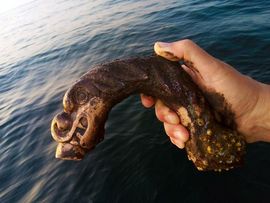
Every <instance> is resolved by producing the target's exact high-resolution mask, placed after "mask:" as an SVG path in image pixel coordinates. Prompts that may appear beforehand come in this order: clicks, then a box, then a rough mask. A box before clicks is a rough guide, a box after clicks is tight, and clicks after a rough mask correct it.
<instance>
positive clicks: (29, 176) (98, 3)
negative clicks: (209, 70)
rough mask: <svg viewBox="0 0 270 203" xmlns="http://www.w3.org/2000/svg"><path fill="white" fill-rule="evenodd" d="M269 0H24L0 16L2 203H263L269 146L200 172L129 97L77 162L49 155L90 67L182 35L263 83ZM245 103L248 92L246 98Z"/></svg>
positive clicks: (267, 198) (268, 71)
mask: <svg viewBox="0 0 270 203" xmlns="http://www.w3.org/2000/svg"><path fill="white" fill-rule="evenodd" d="M269 19H270V2H268V1H266V0H259V1H244V0H242V1H241V0H235V1H204V0H195V1H187V0H182V1H176V0H167V1H154V0H148V1H142V0H137V1H134V0H126V1H124V0H115V1H113V0H91V1H87V0H80V1H79V0H78V1H71V0H65V1H64V0H47V1H41V0H34V1H32V2H31V3H28V4H26V5H24V6H21V7H19V8H16V9H13V10H10V11H8V12H5V13H2V14H0V28H1V29H0V126H1V127H0V202H1V203H2V202H3V203H6V202H11V203H13V202H46V203H47V202H52V203H55V202H80V203H81V202H94V203H96V202H109V203H111V202H120V203H122V202H123V203H130V202H136V203H137V202H147V203H148V202H150V203H151V202H165V203H167V202H168V203H170V202H188V203H190V202H196V203H197V202H198V203H199V202H200V203H201V202H207V203H210V202H256V203H257V202H270V193H269V192H270V144H266V143H256V144H252V145H249V147H248V154H247V157H246V165H245V166H244V167H243V168H239V169H236V170H232V171H229V172H224V173H221V174H216V173H212V172H206V173H205V172H204V173H203V172H198V171H197V170H196V169H195V168H194V166H193V165H192V163H191V162H190V161H188V160H187V158H186V154H185V152H184V151H182V150H179V149H178V148H176V147H175V146H174V145H172V144H171V143H170V142H169V140H168V138H167V136H166V135H165V133H164V131H163V129H162V125H161V123H159V122H158V121H157V120H156V118H155V115H154V112H153V110H146V109H144V108H143V107H142V106H141V104H140V100H139V97H138V95H135V96H132V97H130V98H128V99H126V100H125V101H123V102H122V103H121V104H119V105H117V106H116V107H115V108H114V109H113V111H112V112H111V114H110V117H109V121H108V122H107V125H106V136H105V140H104V141H103V142H102V143H101V144H99V145H98V147H97V148H96V149H95V150H94V151H93V152H92V153H91V154H89V155H88V156H87V157H86V158H85V159H84V160H83V161H81V162H68V161H61V160H57V159H55V158H54V153H55V147H56V143H55V142H54V141H53V140H52V138H51V136H50V121H51V119H52V117H53V116H54V115H55V114H56V113H57V112H59V111H60V110H61V107H62V106H61V105H62V104H61V100H62V97H63V94H64V92H65V91H66V90H67V88H68V87H70V86H71V85H72V83H74V82H75V80H76V79H77V78H78V77H79V76H80V75H82V74H83V73H85V72H86V71H87V70H88V69H89V67H90V66H92V65H94V64H97V63H100V62H105V61H110V60H113V59H115V58H124V57H129V56H143V55H149V54H152V52H153V50H152V46H153V43H154V42H155V41H157V40H159V41H160V40H162V41H174V40H178V39H182V38H190V39H192V40H194V41H195V42H197V43H198V44H199V45H200V46H202V47H203V48H204V49H206V50H207V51H208V52H210V53H211V54H213V55H214V56H216V57H219V58H220V59H222V60H224V61H226V62H228V63H230V64H231V65H233V66H234V67H235V68H237V69H238V70H239V71H241V72H242V73H245V74H248V75H249V76H251V77H253V78H255V79H257V80H260V81H262V82H266V83H269V81H270V56H269V53H270V21H269ZM247 99H249V98H247Z"/></svg>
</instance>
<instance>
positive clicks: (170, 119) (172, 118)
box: [165, 114, 179, 124]
mask: <svg viewBox="0 0 270 203" xmlns="http://www.w3.org/2000/svg"><path fill="white" fill-rule="evenodd" d="M165 120H166V121H167V122H168V123H170V124H178V123H179V118H178V117H177V116H175V115H172V114H168V115H166V116H165Z"/></svg>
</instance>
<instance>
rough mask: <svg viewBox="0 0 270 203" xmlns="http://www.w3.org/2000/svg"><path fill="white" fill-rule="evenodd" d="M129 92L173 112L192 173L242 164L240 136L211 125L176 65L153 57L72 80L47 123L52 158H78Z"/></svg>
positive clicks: (205, 106) (211, 117) (211, 116)
mask: <svg viewBox="0 0 270 203" xmlns="http://www.w3.org/2000/svg"><path fill="white" fill-rule="evenodd" d="M134 93H144V94H146V95H149V96H152V97H155V98H158V99H160V100H161V101H162V102H163V103H165V104H166V105H167V106H168V107H170V108H171V109H172V110H174V111H175V112H176V113H177V114H178V116H179V117H180V120H181V123H182V125H184V126H185V127H186V128H187V129H188V131H189V133H190V139H189V140H188V141H187V142H186V147H185V148H186V151H187V155H188V158H189V159H190V160H192V161H193V162H194V164H195V166H196V167H197V169H199V170H216V171H221V170H222V169H226V170H228V169H231V168H233V167H235V166H240V165H241V164H242V163H243V156H244V154H245V146H246V143H245V139H244V137H243V135H241V134H240V133H238V132H237V131H236V130H235V129H232V128H228V127H226V126H224V125H222V122H220V121H219V122H218V121H217V117H216V114H217V112H215V110H213V109H212V108H211V106H210V105H209V103H208V100H207V97H205V96H204V94H203V92H202V91H201V90H200V89H199V88H198V87H197V85H196V84H195V83H194V82H193V81H192V79H191V78H190V76H189V75H188V74H187V73H186V72H185V71H184V70H183V69H182V68H181V67H180V65H179V63H178V62H171V61H168V60H166V59H163V58H161V57H159V56H150V57H145V58H133V59H126V60H116V61H113V62H110V63H105V64H101V65H97V66H95V67H93V68H91V69H90V70H89V71H88V72H87V73H86V74H85V75H83V76H82V77H81V78H80V79H79V80H78V81H76V83H75V84H74V85H73V86H72V87H71V88H70V89H69V90H68V91H67V92H66V94H65V96H64V99H63V106H64V111H63V112H62V113H59V114H58V115H56V116H55V117H54V119H53V121H52V125H51V132H52V136H53V138H54V139H55V140H56V141H57V142H58V143H59V144H58V147H57V150H56V157H57V158H61V159H71V160H80V159H82V158H83V157H84V155H85V153H86V152H89V151H90V150H91V149H93V148H94V147H95V145H97V144H98V143H99V142H100V141H101V140H103V137H104V124H105V122H106V120H107V117H108V113H109V111H110V110H111V108H112V107H113V106H114V105H115V104H117V103H119V102H120V101H122V100H123V99H124V98H126V97H128V96H129V95H131V94H134ZM224 123H225V122H224Z"/></svg>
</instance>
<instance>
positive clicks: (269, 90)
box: [247, 83, 270, 142]
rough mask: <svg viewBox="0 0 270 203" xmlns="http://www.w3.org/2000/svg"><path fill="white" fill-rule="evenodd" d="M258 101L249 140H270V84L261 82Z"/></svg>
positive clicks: (254, 110) (253, 114)
mask: <svg viewBox="0 0 270 203" xmlns="http://www.w3.org/2000/svg"><path fill="white" fill-rule="evenodd" d="M259 85H260V90H259V95H258V101H257V103H256V105H255V107H254V109H253V113H252V117H251V119H252V125H251V126H250V135H252V136H248V137H247V138H248V139H247V141H248V142H256V141H265V142H270V85H266V84H263V83H260V84H259Z"/></svg>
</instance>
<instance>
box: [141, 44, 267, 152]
mask: <svg viewBox="0 0 270 203" xmlns="http://www.w3.org/2000/svg"><path fill="white" fill-rule="evenodd" d="M154 50H155V52H156V54H158V55H160V56H162V57H165V58H167V59H168V60H172V61H179V60H183V61H184V62H185V65H182V68H183V69H184V70H185V71H186V72H187V73H188V74H189V75H190V76H191V78H192V79H193V81H194V82H195V83H196V84H197V85H198V86H199V87H200V88H201V89H202V90H203V91H204V92H217V93H220V94H222V95H223V96H224V98H225V100H226V102H227V103H228V104H229V105H230V109H231V111H232V112H233V113H234V115H235V123H236V125H237V130H238V131H239V132H241V133H242V134H243V135H245V137H246V140H247V142H255V141H268V142H270V105H269V104H270V86H269V85H266V84H263V83H260V82H258V81H255V80H253V79H251V78H250V77H247V76H245V75H242V74H241V73H239V72H238V71H237V70H235V69H234V68H233V67H231V66H230V65H228V64H226V63H224V62H222V61H220V60H218V59H216V58H214V57H213V56H211V55H209V54H208V53H207V52H205V51H204V50H203V49H201V48H200V47H199V46H198V45H197V44H195V43H194V42H192V41H191V40H181V41H177V42H173V43H163V42H157V43H155V45H154ZM141 100H142V104H143V105H144V106H145V107H147V108H149V107H152V106H153V105H155V112H156V116H157V118H158V119H159V120H160V121H161V122H163V123H164V128H165V131H166V133H167V135H168V136H169V138H170V140H171V142H172V143H173V144H175V145H176V146H178V147H179V148H184V146H185V142H186V141H187V140H188V139H189V132H188V131H187V129H186V128H185V127H184V126H182V125H181V123H180V119H179V117H178V115H177V114H176V113H175V112H173V111H172V110H171V109H169V108H168V107H167V106H166V105H164V104H163V103H162V102H161V101H160V100H155V99H154V98H152V97H149V96H147V95H141ZM213 108H214V109H217V108H219V106H215V105H213Z"/></svg>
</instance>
